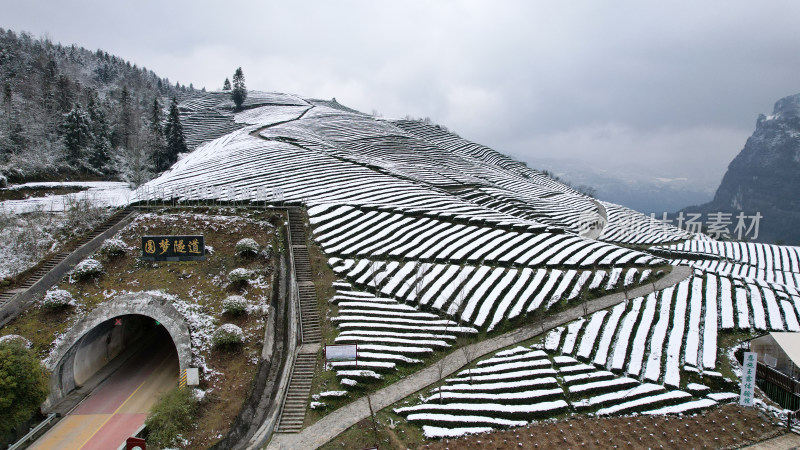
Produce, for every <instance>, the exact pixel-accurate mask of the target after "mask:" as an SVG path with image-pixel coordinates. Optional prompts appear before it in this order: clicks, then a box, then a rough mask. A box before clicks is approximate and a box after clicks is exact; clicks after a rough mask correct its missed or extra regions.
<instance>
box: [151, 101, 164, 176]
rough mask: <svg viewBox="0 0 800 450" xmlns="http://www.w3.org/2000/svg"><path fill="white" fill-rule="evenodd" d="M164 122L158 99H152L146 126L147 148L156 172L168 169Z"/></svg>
mask: <svg viewBox="0 0 800 450" xmlns="http://www.w3.org/2000/svg"><path fill="white" fill-rule="evenodd" d="M163 122H164V113H163V111H162V108H161V102H159V101H158V97H156V98H154V99H153V106H152V108H151V109H150V123H149V126H148V134H147V140H148V146H149V147H150V152H151V153H150V154H151V155H152V157H153V167H154V168H155V169H156V170H157V171H161V170H164V168H166V167H169V164H167V160H168V158H167V154H166V149H167V146H166V143H165V142H164V128H162V125H161V124H162V123H163Z"/></svg>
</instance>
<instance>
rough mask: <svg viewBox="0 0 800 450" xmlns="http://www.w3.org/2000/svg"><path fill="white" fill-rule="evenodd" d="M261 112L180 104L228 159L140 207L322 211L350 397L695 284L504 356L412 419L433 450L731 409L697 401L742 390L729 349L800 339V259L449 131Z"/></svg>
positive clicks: (193, 164) (193, 166)
mask: <svg viewBox="0 0 800 450" xmlns="http://www.w3.org/2000/svg"><path fill="white" fill-rule="evenodd" d="M251 98H252V99H253V100H251V101H252V103H251V104H250V106H249V107H248V108H247V109H245V110H244V111H242V112H239V113H237V114H231V115H230V116H228V117H225V118H223V119H224V120H223V119H220V117H221V116H218V115H216V116H215V111H217V110H219V109H224V108H222V107H220V106H219V105H220V104H221V102H222V101H224V98H223V97H221V96H220V94H214V93H212V94H208V95H207V97H206V100H204V101H202V102H200V101H193V103H191V104H185V105H182V108H183V110H184V112H185V114H187V115H191V117H195V118H196V119H197V123H196V124H195V125H192V126H190V127H188V128H189V129H190V133H195V134H194V136H195V137H194V139H196V140H197V141H198V142H199V141H202V140H203V139H210V140H208V141H207V142H205V143H203V144H200V145H199V146H198V147H197V149H196V150H195V151H194V152H192V153H191V154H189V155H188V156H186V157H185V158H183V159H182V160H181V161H179V162H178V163H177V164H175V165H174V166H173V167H172V169H170V170H169V171H167V172H165V173H164V174H162V175H161V176H160V177H159V178H157V179H155V180H153V181H151V182H149V183H147V184H146V185H144V186H142V187H140V188H139V189H138V190H137V191H136V192H134V195H133V199H134V201H142V202H147V201H152V200H160V199H173V200H177V201H182V202H195V201H198V200H202V201H218V202H224V203H232V202H236V203H248V202H249V203H276V204H277V203H287V202H288V203H291V204H299V205H303V206H305V207H306V208H307V212H308V215H309V219H310V222H311V226H312V236H311V238H312V239H313V240H314V241H315V242H316V243H317V244H318V245H319V246H320V248H321V250H322V251H323V252H324V253H325V254H326V255H327V256H328V258H329V264H330V266H331V267H332V269H333V270H334V272H335V273H336V274H337V275H338V277H339V278H340V279H341V281H340V282H339V283H337V284H336V285H335V288H336V289H337V295H336V296H335V297H334V298H333V299H331V301H332V303H333V304H334V305H337V306H336V308H338V309H336V310H335V311H336V314H337V315H336V316H335V317H332V323H333V324H334V325H335V327H336V328H337V329H338V331H339V335H338V337H337V338H336V342H340V343H341V342H346V343H364V344H365V347H364V352H363V354H362V355H361V357H360V358H359V367H360V368H361V370H353V369H354V368H352V367H349V366H348V365H347V364H339V365H338V366H336V367H334V369H335V370H337V372H338V373H339V379H340V381H341V384H342V386H341V387H340V388H339V389H341V390H348V389H350V388H351V387H352V386H354V385H357V384H359V383H369V382H371V380H375V379H380V378H381V377H382V375H381V373H382V372H389V371H393V370H395V369H396V367H397V366H398V365H414V364H419V363H421V362H423V361H424V360H425V359H426V358H428V357H429V356H430V355H431V354H432V353H433V352H434V351H435V350H436V349H446V348H450V347H452V346H453V345H454V342H455V340H456V339H457V338H459V337H461V336H474V335H476V334H477V333H481V332H487V333H490V332H494V331H496V330H498V329H509V328H513V327H515V326H518V325H520V324H522V323H525V322H526V321H528V320H530V318H531V317H533V316H541V315H546V314H549V313H551V312H553V311H557V310H561V309H564V308H566V307H569V306H572V305H576V304H579V303H580V302H583V301H585V299H587V298H593V297H596V296H601V295H604V294H607V293H611V292H622V291H624V292H627V291H628V290H630V289H632V288H633V287H635V286H637V285H651V284H652V283H653V281H654V280H656V279H659V278H660V277H662V276H663V275H664V274H665V273H666V272H668V271H669V270H670V267H671V266H672V265H676V264H684V265H690V266H692V267H694V268H695V276H694V277H691V278H690V279H687V280H684V281H683V282H681V283H679V284H678V285H676V286H673V287H670V288H667V289H664V290H660V291H657V292H655V293H654V294H651V295H649V296H648V297H646V298H642V297H639V298H632V299H629V301H627V300H626V302H625V303H624V304H620V305H618V306H616V307H614V308H611V309H609V310H606V311H600V312H597V313H595V314H593V315H590V316H589V317H585V318H581V319H579V320H577V321H575V322H572V323H569V324H566V325H565V326H564V327H561V328H556V329H554V330H553V331H552V332H551V333H550V334H549V335H548V336H547V339H546V340H545V341H544V342H543V344H542V345H541V347H542V348H541V349H539V350H537V349H530V348H524V347H520V348H517V349H515V350H508V351H504V352H500V353H497V354H496V355H494V356H493V357H492V358H491V359H490V360H486V361H482V362H480V363H478V367H477V368H475V369H471V370H472V371H471V372H462V373H459V374H458V375H457V376H456V377H454V378H452V379H448V380H447V383H446V386H443V387H441V388H439V390H437V391H435V392H433V393H432V396H431V397H430V398H427V399H422V401H421V403H419V404H418V405H416V406H408V407H403V408H400V409H398V410H397V411H398V413H401V414H403V415H406V416H407V417H408V420H410V421H413V422H417V423H420V424H421V425H424V426H426V427H427V428H426V430H427V431H428V432H429V434H431V435H439V436H443V435H454V434H459V433H461V432H467V431H475V430H476V429H480V428H487V427H497V426H512V425H517V424H519V423H524V422H526V421H530V420H533V419H535V418H540V417H551V416H555V415H558V414H562V413H564V412H575V413H583V412H595V413H598V414H614V413H623V412H631V411H645V412H648V413H653V414H661V413H670V412H681V411H692V410H695V409H697V408H703V407H708V406H710V405H714V404H716V403H717V402H718V401H724V400H726V399H728V398H730V395H728V394H726V393H724V392H719V391H717V392H711V393H709V392H708V390H709V389H708V388H707V387H705V386H699V385H698V384H697V383H695V382H694V381H695V380H697V379H698V377H702V376H710V377H712V378H714V379H715V380H716V379H719V378H721V377H722V375H720V374H719V373H718V372H720V371H723V372H725V371H727V372H728V373H730V367H726V368H722V367H720V364H723V363H721V361H723V360H724V364H730V362H729V359H728V358H727V357H726V358H722V357H721V355H727V349H724V348H719V347H718V338H719V335H720V334H721V333H729V332H733V330H738V331H743V332H748V331H750V330H796V329H798V327H800V326H799V325H798V317H799V316H800V293H798V288H799V287H800V267H798V261H800V251H799V250H798V248H794V247H778V246H764V245H760V244H749V245H746V246H745V245H734V244H730V243H727V244H726V243H720V242H717V241H715V240H713V239H711V238H710V237H708V236H704V235H699V234H690V233H688V232H686V231H684V230H682V229H679V228H677V227H674V226H672V225H669V224H665V223H662V222H659V221H657V220H653V219H651V218H650V217H648V216H645V215H643V214H640V213H637V212H636V211H633V210H630V209H627V208H625V207H622V206H619V205H615V204H611V203H607V202H598V201H596V200H595V199H593V198H590V197H588V196H586V195H584V194H582V193H580V192H578V191H576V190H574V189H572V188H571V187H569V186H567V185H564V184H562V183H559V182H557V181H554V180H553V179H551V178H549V177H547V176H546V175H545V174H544V173H542V172H539V171H536V170H533V169H531V168H528V167H526V166H525V165H524V164H521V163H519V162H517V161H514V160H512V159H511V158H508V157H506V156H504V155H502V154H501V153H498V152H497V151H495V150H493V149H490V148H487V147H485V146H482V145H479V144H475V143H473V142H469V141H466V140H464V139H462V138H460V137H459V136H457V135H455V134H452V133H450V132H447V131H446V130H444V129H442V128H440V127H437V126H435V125H429V124H425V123H421V122H417V121H409V120H385V119H380V118H375V117H372V116H369V115H366V114H362V113H359V112H357V111H353V110H351V109H349V108H346V107H344V106H342V105H339V104H338V103H336V102H335V101H322V100H314V99H307V98H302V97H299V96H295V95H287V94H274V93H256V94H255V95H253V96H252V97H251ZM187 117H188V116H187ZM204 117H208V118H214V119H213V120H214V121H215V122H214V124H213V126H211V127H205V128H204V127H203V126H202V124H203V118H204ZM209 120H211V119H209ZM192 127H196V128H192ZM228 128H230V130H232V131H227V130H228ZM192 129H195V130H196V131H191V130H192ZM203 130H205V131H208V133H207V134H205V135H203V134H202V133H203V132H204V131H203ZM209 130H210V131H209ZM190 139H192V137H191V136H190ZM626 297H627V296H626ZM576 359H577V361H576ZM510 362H513V364H510ZM362 363H363V365H362ZM529 366H530V367H529ZM534 366H535V367H536V368H535V369H533V367H534ZM540 366H541V367H540ZM526 370H527V372H526ZM542 370H544V372H542ZM478 374H480V377H483V378H481V381H480V382H479V383H476V384H472V381H473V380H472V379H471V377H472V376H473V375H474V376H475V377H476V378H478ZM498 377H499V378H498ZM500 378H502V379H503V380H505V381H503V382H501V383H497V382H494V381H492V380H498V379H500ZM465 383H469V384H465ZM520 383H522V384H520ZM523 385H524V386H523ZM715 385H716V386H725V383H721V384H720V383H716V384H715ZM529 386H535V389H533V388H531V389H527V388H526V387H529ZM526 389H527V390H526ZM532 389H533V390H532ZM523 391H524V392H523ZM632 392H635V393H634V394H631V393H632ZM442 394H444V395H442ZM442 397H446V399H444V401H443V399H442ZM476 417H478V419H476ZM454 430H456V431H454ZM458 430H461V431H458ZM464 430H466V431H464Z"/></svg>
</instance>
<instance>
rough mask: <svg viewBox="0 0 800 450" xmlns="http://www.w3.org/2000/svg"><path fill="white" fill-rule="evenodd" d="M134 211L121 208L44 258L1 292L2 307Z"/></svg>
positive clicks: (0, 301)
mask: <svg viewBox="0 0 800 450" xmlns="http://www.w3.org/2000/svg"><path fill="white" fill-rule="evenodd" d="M131 212H133V208H130V207H128V208H124V209H120V210H119V211H117V212H116V213H114V214H112V215H111V216H109V217H108V218H107V219H106V220H105V221H103V223H101V224H100V225H98V226H97V227H96V228H94V229H93V230H92V231H91V232H89V233H87V234H86V235H84V236H82V237H81V238H80V239H78V240H76V241H73V242H70V243H69V244H68V245H67V246H66V248H65V249H64V250H65V251H63V252H60V253H57V254H55V255H53V256H51V257H50V258H48V259H46V260H44V261H43V262H42V263H40V264H39V265H38V266H36V268H35V269H34V270H33V272H30V273H29V274H27V275H26V276H23V277H21V280H20V281H19V282H18V283H17V284H16V285H14V286H13V287H11V288H9V289H7V290H5V291H3V292H0V308H2V307H3V305H5V304H6V303H7V302H8V301H9V300H11V299H12V298H13V297H14V296H15V295H17V294H19V293H22V292H25V291H27V290H28V289H30V288H31V286H33V285H34V284H36V283H37V282H38V281H39V280H41V279H42V278H44V276H45V275H47V274H48V273H49V272H50V271H51V270H53V268H55V267H56V266H57V265H58V264H59V263H60V262H61V261H63V260H64V259H66V258H67V256H69V255H70V253H72V252H73V251H74V250H76V249H78V248H80V247H81V246H82V245H83V244H85V243H87V242H89V241H91V240H92V239H94V238H96V237H97V236H99V235H100V234H102V233H103V232H105V231H106V230H108V229H109V228H111V227H113V226H114V225H116V224H117V223H118V222H119V221H120V220H122V219H124V218H125V217H127V216H128V214H130V213H131Z"/></svg>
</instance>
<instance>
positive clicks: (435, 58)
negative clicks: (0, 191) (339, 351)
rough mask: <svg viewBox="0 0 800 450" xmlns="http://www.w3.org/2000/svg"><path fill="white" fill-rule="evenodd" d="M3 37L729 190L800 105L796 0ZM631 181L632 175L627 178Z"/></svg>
mask: <svg viewBox="0 0 800 450" xmlns="http://www.w3.org/2000/svg"><path fill="white" fill-rule="evenodd" d="M0 11H2V13H0V27H3V28H10V29H13V30H16V31H21V30H25V31H29V32H31V33H33V34H34V35H35V36H43V35H48V36H49V37H50V38H51V39H52V40H53V41H55V42H61V43H62V44H72V43H75V44H78V45H81V46H84V47H87V48H89V49H96V48H102V49H103V50H106V51H108V52H109V53H113V54H116V55H118V56H121V57H123V58H125V59H128V60H130V61H132V62H135V63H137V64H138V65H139V66H145V67H147V68H149V69H152V70H154V71H155V72H156V73H157V74H158V75H159V76H162V77H168V78H169V79H170V81H172V82H175V81H179V82H181V83H182V84H186V85H188V84H189V83H190V82H191V83H193V84H194V86H195V87H198V88H199V87H202V86H205V87H206V88H207V89H219V88H221V86H222V81H223V80H224V79H225V78H226V77H231V76H232V74H233V72H234V70H235V69H236V67H238V66H241V67H242V68H243V70H244V73H245V76H246V80H247V86H248V88H249V89H257V90H269V91H279V92H290V93H296V94H300V95H303V96H311V97H320V98H331V97H336V99H337V100H338V101H339V102H340V103H342V104H345V105H347V106H350V107H353V108H355V109H358V110H361V111H364V112H371V111H373V110H377V111H378V112H380V113H381V114H382V115H384V116H385V117H402V116H405V115H411V116H415V117H426V116H428V117H430V118H431V119H433V120H434V121H435V122H437V123H440V124H442V125H445V126H447V127H448V128H450V129H452V130H454V131H456V132H457V133H459V134H460V135H461V136H463V137H465V138H468V139H471V140H473V141H476V142H479V143H481V144H485V145H488V146H490V147H492V148H494V149H496V150H498V151H501V152H504V153H507V154H510V155H512V156H515V157H517V158H519V159H521V160H528V161H531V160H534V159H537V158H571V159H575V160H581V161H584V162H587V163H589V164H590V165H592V166H594V167H597V168H601V169H606V170H610V171H614V170H621V169H620V168H624V170H626V171H628V172H629V173H637V174H645V173H647V174H649V175H652V176H659V177H664V178H675V177H687V178H689V182H690V183H692V184H694V185H700V184H706V185H711V186H716V185H717V184H718V183H719V180H720V179H721V177H722V174H723V173H724V171H725V169H726V167H727V165H728V163H729V162H730V161H731V159H732V158H733V157H734V156H735V155H736V154H737V153H738V152H739V150H741V148H742V147H743V145H744V143H745V140H746V139H747V137H748V136H749V135H750V134H751V133H752V132H753V129H754V127H755V121H756V117H757V115H758V113H762V112H763V113H769V112H771V111H772V105H773V104H774V102H775V101H777V100H778V99H779V98H781V97H784V96H786V95H791V94H795V93H798V92H800V58H799V57H798V55H800V28H798V26H797V20H798V18H800V2H797V1H788V0H786V1H759V2H755V1H752V0H725V1H703V2H696V1H686V2H684V1H670V2H655V1H642V0H636V1H624V2H623V1H603V2H599V1H596V0H592V1H568V2H560V1H552V0H549V1H505V0H503V1H444V0H439V1H414V0H405V1H393V2H388V1H372V0H370V1H367V0H364V1H338V0H337V1H292V2H290V1H252V2H248V1H238V2H226V1H220V0H216V1H213V2H208V1H191V2H190V1H180V2H174V1H169V0H160V1H150V0H140V1H136V2H118V1H107V0H105V1H100V0H86V1H69V0H66V1H58V2H53V1H41V0H25V1H10V0H0ZM631 171H632V172H631Z"/></svg>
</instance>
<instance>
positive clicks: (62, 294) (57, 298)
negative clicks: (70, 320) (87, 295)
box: [42, 289, 75, 310]
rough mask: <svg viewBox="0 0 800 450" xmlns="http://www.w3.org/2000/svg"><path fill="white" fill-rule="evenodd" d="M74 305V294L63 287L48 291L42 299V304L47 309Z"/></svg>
mask: <svg viewBox="0 0 800 450" xmlns="http://www.w3.org/2000/svg"><path fill="white" fill-rule="evenodd" d="M74 305H75V299H74V298H72V294H70V293H69V291H65V290H63V289H53V290H51V291H47V294H45V295H44V299H42V306H43V307H44V308H45V309H50V310H56V309H61V308H66V307H67V306H74Z"/></svg>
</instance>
